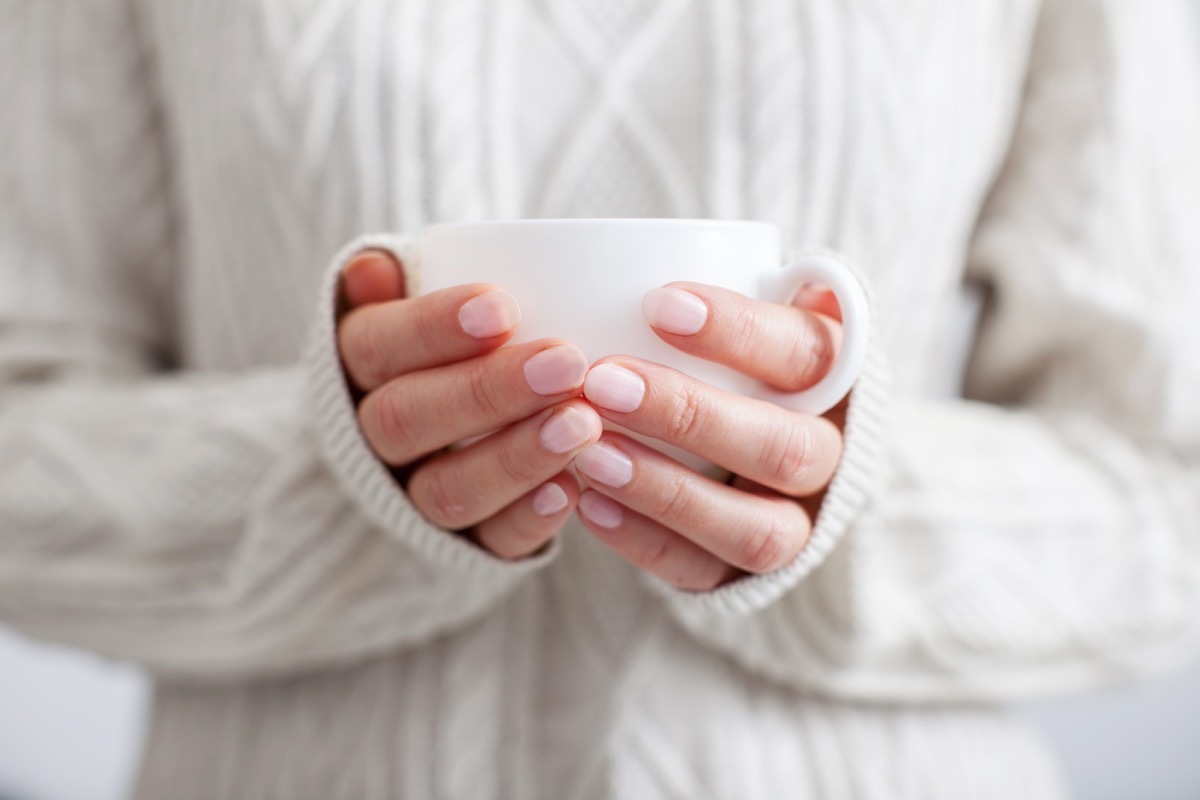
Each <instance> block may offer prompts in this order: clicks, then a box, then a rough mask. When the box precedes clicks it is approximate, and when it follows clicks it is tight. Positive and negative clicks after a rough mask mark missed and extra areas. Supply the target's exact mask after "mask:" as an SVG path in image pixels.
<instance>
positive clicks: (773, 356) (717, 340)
mask: <svg viewBox="0 0 1200 800" xmlns="http://www.w3.org/2000/svg"><path fill="white" fill-rule="evenodd" d="M810 309H819V311H814V310H810ZM643 311H644V312H645V315H646V318H647V320H648V321H649V322H650V324H651V327H652V328H654V331H655V333H656V334H657V335H658V336H659V337H660V338H661V339H663V340H664V341H666V342H667V343H668V344H671V345H672V346H674V347H676V348H678V349H680V350H683V351H684V352H687V353H690V354H692V355H695V356H699V357H701V358H704V359H707V360H710V361H716V362H719V363H721V364H725V365H727V366H730V367H732V368H734V369H737V370H739V371H740V372H742V373H745V374H747V375H749V376H752V377H754V378H756V379H758V380H760V381H763V382H765V383H767V384H768V385H770V386H771V387H773V388H775V389H778V390H780V391H785V392H796V391H800V390H802V389H806V388H808V387H809V386H812V385H813V384H815V383H816V382H817V381H818V380H820V379H821V378H822V377H823V376H824V374H825V372H826V371H827V370H828V368H829V366H830V365H831V364H832V363H833V359H834V358H835V356H836V351H837V347H838V343H839V342H840V339H841V325H840V323H839V321H838V319H837V318H835V317H833V316H829V314H828V312H830V311H833V312H834V313H836V302H835V301H833V300H832V295H831V294H829V293H828V292H820V291H807V292H803V293H802V294H801V296H800V297H798V298H797V302H796V303H795V304H793V305H792V306H785V305H776V304H770V303H762V302H758V301H753V300H749V299H747V298H745V297H743V296H741V295H739V294H736V293H734V292H730V291H728V290H725V289H718V288H715V287H711V286H704V285H700V284H691V283H677V284H671V285H670V286H668V287H664V288H662V289H656V290H655V291H653V292H650V293H649V294H648V295H647V296H646V302H645V304H644V306H643ZM822 312H825V313H822ZM584 395H585V396H586V397H587V399H588V400H589V401H590V402H591V403H592V405H594V406H595V407H596V409H597V410H598V411H599V412H600V414H601V416H603V417H604V418H605V419H606V420H610V421H612V422H614V423H616V424H618V425H620V426H621V427H623V428H627V429H628V430H631V431H634V432H636V433H639V434H643V435H645V436H649V437H652V438H654V439H658V440H661V441H663V442H667V443H670V444H673V445H676V446H677V447H680V448H682V449H683V450H686V451H688V452H691V453H695V454H696V455H698V456H700V457H701V458H704V459H706V460H708V461H711V462H714V463H716V464H718V465H720V466H722V467H724V468H725V469H727V470H729V471H731V472H732V473H734V474H735V475H736V476H738V477H737V478H736V479H735V480H734V481H733V482H732V484H731V485H730V484H725V483H721V482H719V481H716V480H714V479H712V478H709V477H706V476H704V475H701V474H699V473H697V472H695V471H693V470H691V469H688V468H687V467H685V466H683V465H681V464H679V463H678V462H676V461H674V460H672V459H670V458H668V457H667V456H665V455H663V454H661V453H659V452H657V451H656V450H653V449H651V448H649V447H647V446H645V445H643V444H641V443H639V442H637V441H636V440H634V439H631V438H630V437H628V436H622V435H620V434H616V433H611V432H609V433H605V434H604V435H603V437H602V439H601V441H600V442H599V443H597V444H595V445H592V446H590V447H588V448H587V449H585V450H583V451H582V452H581V453H580V454H579V455H578V456H577V457H576V459H575V465H576V467H577V468H578V470H579V472H580V475H581V476H582V478H583V479H584V481H585V482H586V484H587V487H588V489H587V491H585V493H584V494H583V496H582V498H581V500H580V504H579V511H580V516H581V518H582V520H583V522H584V524H585V525H586V526H587V528H588V530H590V531H591V532H592V533H593V534H594V535H595V536H596V537H597V538H598V539H600V541H602V542H604V543H605V544H607V545H608V546H609V547H611V548H612V549H613V550H615V551H616V552H617V553H618V554H619V555H621V556H622V557H624V558H625V559H627V560H628V561H630V562H632V563H633V564H634V565H636V566H638V567H640V568H642V569H645V570H647V571H648V572H651V573H653V574H654V575H657V576H658V577H660V578H662V579H663V580H665V581H666V582H668V583H670V584H672V585H673V586H676V587H678V588H681V589H690V590H696V591H702V590H708V589H713V588H715V587H717V586H720V585H722V584H724V583H726V582H728V581H730V580H733V579H734V578H736V577H738V576H740V575H744V574H745V573H758V572H768V571H771V570H774V569H778V568H779V567H782V566H784V565H785V564H787V563H788V562H790V561H791V560H792V559H793V558H795V557H796V555H797V554H798V553H799V552H800V550H801V548H803V547H804V544H805V543H806V542H807V541H808V536H809V534H810V533H811V529H812V522H811V516H810V512H809V511H808V510H806V508H805V507H804V505H803V504H802V503H801V502H799V499H800V498H813V497H815V496H817V495H818V494H819V493H820V492H822V490H823V489H824V488H825V486H826V485H827V484H828V483H829V481H830V479H831V478H832V477H833V474H834V471H835V469H836V468H837V464H838V461H839V459H840V457H841V450H842V436H841V431H840V429H839V428H838V426H837V425H835V424H834V423H833V422H831V421H830V420H828V419H825V418H823V417H813V416H807V415H804V414H798V413H795V412H792V411H787V410H785V409H783V408H780V407H779V406H776V405H773V404H771V403H767V402H765V401H761V400H755V399H751V398H747V397H741V396H738V395H734V394H730V393H728V392H724V391H720V390H718V389H715V388H713V387H711V386H709V385H707V384H704V383H701V382H700V381H697V380H695V379H693V378H690V377H689V376H687V375H685V374H683V373H681V372H678V371H676V370H673V369H669V368H667V367H663V366H660V365H657V364H653V363H650V362H648V361H643V360H640V359H636V358H632V357H629V356H614V357H610V358H605V359H602V360H601V361H600V362H597V364H596V365H595V366H593V367H592V368H591V370H590V371H589V372H588V376H587V379H586V382H585V383H584Z"/></svg>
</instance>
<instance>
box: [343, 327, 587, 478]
mask: <svg viewBox="0 0 1200 800" xmlns="http://www.w3.org/2000/svg"><path fill="white" fill-rule="evenodd" d="M586 372H587V357H586V356H585V355H584V354H583V351H582V350H580V349H579V348H578V347H575V346H574V345H571V344H567V343H565V342H560V341H558V340H554V339H543V340H539V341H536V342H526V343H524V344H518V345H513V346H511V347H503V348H501V349H499V350H496V351H495V352H492V353H488V354H486V355H482V356H479V357H477V358H473V359H470V360H468V361H460V362H458V363H455V364H448V365H446V366H443V367H434V368H432V369H427V370H420V371H417V372H412V373H409V374H407V375H403V376H401V377H399V378H396V379H395V380H392V381H389V382H387V383H385V384H384V385H382V386H380V387H379V388H377V389H375V390H374V391H373V392H370V393H369V394H368V395H367V396H366V397H364V398H363V401H362V402H361V403H359V406H358V422H359V426H360V427H361V428H362V431H363V435H364V436H365V437H366V439H367V441H368V442H369V443H370V445H371V447H373V448H374V449H375V453H376V455H378V456H379V457H380V458H381V459H382V460H383V461H385V462H386V463H388V464H391V465H393V466H402V465H405V464H409V463H411V462H413V461H415V460H416V459H418V458H420V457H422V456H424V455H427V454H429V453H432V452H434V451H435V450H440V449H441V448H443V447H446V446H448V445H451V444H453V443H455V442H459V441H461V440H463V439H466V438H469V437H472V436H478V435H480V434H484V433H488V432H490V431H494V430H497V429H499V428H503V427H505V426H507V425H510V424H512V423H514V422H516V421H517V420H521V419H525V418H526V417H529V416H531V415H533V414H536V413H537V412H539V411H541V410H542V409H544V408H549V407H550V406H552V405H555V404H557V403H560V402H562V401H563V400H567V399H569V398H570V397H573V396H575V395H578V394H579V390H580V387H581V386H582V385H583V376H584V374H585V373H586Z"/></svg>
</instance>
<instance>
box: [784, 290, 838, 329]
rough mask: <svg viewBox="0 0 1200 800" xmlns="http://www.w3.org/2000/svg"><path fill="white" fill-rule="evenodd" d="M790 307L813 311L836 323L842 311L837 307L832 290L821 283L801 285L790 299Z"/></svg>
mask: <svg viewBox="0 0 1200 800" xmlns="http://www.w3.org/2000/svg"><path fill="white" fill-rule="evenodd" d="M792 305H794V306H796V307H797V308H802V309H804V310H806V311H815V312H816V313H818V314H824V315H825V316H827V317H832V318H833V319H835V320H837V321H839V322H840V321H841V319H842V309H841V307H840V306H839V305H838V301H837V297H836V296H835V295H834V293H833V290H832V289H830V288H829V286H828V285H827V284H825V283H824V282H822V281H811V282H809V283H805V284H804V285H802V286H801V287H800V288H799V289H798V290H797V291H796V296H795V297H793V298H792Z"/></svg>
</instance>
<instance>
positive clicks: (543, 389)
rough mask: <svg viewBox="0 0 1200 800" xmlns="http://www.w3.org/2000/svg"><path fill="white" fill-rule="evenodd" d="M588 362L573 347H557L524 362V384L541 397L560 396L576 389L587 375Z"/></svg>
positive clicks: (580, 352)
mask: <svg viewBox="0 0 1200 800" xmlns="http://www.w3.org/2000/svg"><path fill="white" fill-rule="evenodd" d="M587 368H588V361H587V356H585V355H584V354H583V351H582V350H580V349H579V348H578V347H575V346H574V345H569V344H567V345H559V346H558V347H551V348H549V349H547V350H543V351H542V352H540V353H538V354H537V355H535V356H534V357H533V358H531V359H529V360H528V361H526V362H525V368H524V369H525V382H526V383H528V384H529V388H530V389H533V390H534V391H535V392H537V393H538V394H541V395H552V394H562V393H563V392H568V391H570V390H571V389H578V388H579V386H580V384H582V383H583V376H584V375H586V374H587Z"/></svg>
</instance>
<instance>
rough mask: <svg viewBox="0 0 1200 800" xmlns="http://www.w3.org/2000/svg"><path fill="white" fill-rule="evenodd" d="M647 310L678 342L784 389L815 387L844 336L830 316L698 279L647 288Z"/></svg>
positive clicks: (663, 335) (663, 333) (665, 335)
mask: <svg viewBox="0 0 1200 800" xmlns="http://www.w3.org/2000/svg"><path fill="white" fill-rule="evenodd" d="M642 313H643V315H644V316H645V318H646V321H647V322H649V323H650V326H651V327H652V328H653V329H654V332H655V333H656V334H657V335H658V336H659V338H660V339H662V340H663V341H665V342H667V344H669V345H671V346H672V347H676V348H678V349H680V350H682V351H684V352H685V353H689V354H691V355H694V356H698V357H700V358H703V359H706V360H708V361H715V362H717V363H719V364H724V365H725V366H727V367H731V368H732V369H736V370H737V371H738V372H741V373H743V374H745V375H749V376H751V377H753V378H757V379H758V380H760V381H763V382H764V383H766V384H769V385H770V386H772V387H773V388H775V389H777V390H779V391H781V392H799V391H802V390H804V389H808V388H809V387H811V386H814V385H815V384H816V383H817V382H818V381H820V380H821V378H823V377H825V375H826V373H828V372H829V368H830V367H832V366H833V362H834V361H835V360H836V358H837V352H838V348H839V347H840V346H841V341H842V326H841V324H840V323H838V322H837V321H836V320H835V319H831V318H830V317H827V316H825V315H824V314H819V313H816V312H813V311H807V310H804V309H802V308H797V307H795V306H792V305H781V304H778V303H764V302H762V301H759V300H751V299H749V298H748V297H745V296H743V295H740V294H738V293H737V292H732V291H730V290H728V289H721V288H718V287H715V286H706V285H704V284H699V283H672V284H668V285H667V286H663V287H661V288H659V289H654V290H653V291H651V292H648V293H647V294H646V297H645V299H644V300H643V302H642Z"/></svg>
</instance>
